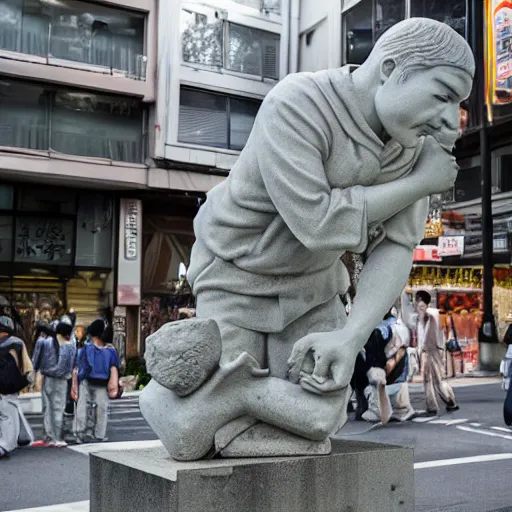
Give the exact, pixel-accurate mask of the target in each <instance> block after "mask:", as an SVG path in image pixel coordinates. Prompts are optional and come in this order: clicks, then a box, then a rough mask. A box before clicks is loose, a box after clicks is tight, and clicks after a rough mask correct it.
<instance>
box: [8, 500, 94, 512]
mask: <svg viewBox="0 0 512 512" xmlns="http://www.w3.org/2000/svg"><path fill="white" fill-rule="evenodd" d="M8 512H89V501H76V502H74V503H62V504H61V505H50V506H48V507H34V508H24V509H20V510H9V511H8Z"/></svg>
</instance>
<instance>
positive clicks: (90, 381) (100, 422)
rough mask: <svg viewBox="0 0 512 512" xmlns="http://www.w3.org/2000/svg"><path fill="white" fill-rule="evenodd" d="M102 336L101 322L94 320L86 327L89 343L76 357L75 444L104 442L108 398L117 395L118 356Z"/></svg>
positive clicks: (100, 320)
mask: <svg viewBox="0 0 512 512" xmlns="http://www.w3.org/2000/svg"><path fill="white" fill-rule="evenodd" d="M106 333H108V329H107V325H106V323H105V321H104V320H103V319H101V318H100V319H97V320H94V322H92V323H91V324H90V325H89V327H88V328H87V334H88V335H89V337H90V340H91V343H88V344H86V345H85V346H84V347H83V348H81V349H80V351H79V354H78V372H77V380H78V407H77V440H78V442H84V441H99V442H101V441H106V433H107V414H108V403H109V397H110V398H117V396H118V394H119V366H120V363H119V357H118V355H117V352H116V350H115V348H114V347H113V345H111V344H107V343H106V342H105V339H104V336H105V334H106ZM75 393H76V390H75Z"/></svg>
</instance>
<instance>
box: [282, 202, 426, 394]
mask: <svg viewBox="0 0 512 512" xmlns="http://www.w3.org/2000/svg"><path fill="white" fill-rule="evenodd" d="M427 214H428V199H427V198H424V199H422V200H420V201H417V202H416V203H414V204H412V205H410V206H409V207H407V208H405V209H404V210H403V211H401V212H399V213H398V214H397V215H395V216H393V217H392V218H391V219H389V220H388V221H387V222H385V223H384V228H385V230H386V236H385V238H384V240H383V241H382V242H381V243H380V244H378V245H377V246H376V248H375V249H374V250H373V251H372V252H371V253H370V254H369V256H368V259H367V261H366V263H365V265H364V267H363V270H362V272H361V275H360V277H359V281H358V283H357V293H356V298H355V300H354V304H353V306H352V309H351V310H350V315H349V317H348V319H347V323H346V324H345V326H344V327H343V328H342V329H341V330H339V331H333V332H320V333H311V334H308V335H307V336H305V337H304V338H302V339H300V340H299V341H297V342H296V343H295V345H294V347H293V350H292V353H291V355H290V358H289V360H288V364H289V367H290V370H289V378H290V380H291V381H292V382H297V383H298V382H300V383H301V386H302V387H303V388H304V389H306V390H307V391H310V392H313V393H319V394H329V393H331V392H334V391H339V390H340V389H342V388H344V387H345V386H347V385H348V383H349V382H350V378H351V376H352V373H353V371H354V363H355V360H356V356H357V354H358V352H359V351H360V350H361V349H362V348H363V347H364V345H365V344H366V342H367V341H368V338H369V337H370V334H371V333H372V331H373V329H375V326H376V325H378V324H379V323H380V321H381V320H382V318H383V316H384V314H385V313H386V312H387V311H388V310H389V308H390V307H391V305H392V304H393V302H394V301H395V300H396V299H397V297H398V296H399V295H400V291H401V289H402V288H403V286H404V285H405V283H406V281H407V277H408V276H409V272H410V270H411V266H412V256H413V252H414V247H415V246H416V244H417V243H418V242H419V241H420V240H421V239H422V238H423V232H424V229H425V221H426V219H427ZM309 353H313V354H314V370H313V373H312V374H311V375H307V374H305V373H304V371H303V368H304V364H305V361H306V358H307V356H308V354H309Z"/></svg>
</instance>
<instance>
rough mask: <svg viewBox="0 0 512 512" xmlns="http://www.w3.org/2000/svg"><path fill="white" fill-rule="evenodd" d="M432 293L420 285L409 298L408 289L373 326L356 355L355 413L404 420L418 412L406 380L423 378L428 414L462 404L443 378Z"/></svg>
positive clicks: (439, 333)
mask: <svg viewBox="0 0 512 512" xmlns="http://www.w3.org/2000/svg"><path fill="white" fill-rule="evenodd" d="M430 303H431V296H430V294H429V293H428V292H426V291H424V290H420V291H418V292H417V293H416V294H415V297H414V303H413V304H411V303H409V301H408V298H407V297H406V296H405V294H404V295H403V296H402V299H401V312H400V314H398V311H397V310H396V308H393V309H392V310H391V311H389V312H388V313H387V314H386V316H385V317H384V319H383V321H382V322H381V323H380V324H379V325H378V326H377V327H376V329H375V330H374V331H373V333H372V335H371V336H370V339H369V340H368V342H367V344H366V346H365V349H364V351H362V352H361V353H360V354H359V355H358V358H357V360H356V367H355V372H354V377H353V379H352V387H353V388H354V390H355V395H356V400H357V408H356V419H360V420H366V421H372V422H377V421H382V422H384V423H386V422H387V421H389V420H390V419H396V420H398V421H406V420H409V419H411V418H413V417H414V416H415V415H417V413H416V411H415V410H414V408H413V407H412V405H411V403H410V398H409V390H408V382H409V381H410V380H411V379H412V377H413V376H414V374H416V373H421V376H422V378H423V385H424V392H425V404H426V414H427V415H430V416H436V415H438V414H440V409H441V405H443V406H444V407H445V408H446V411H447V412H454V411H457V410H458V409H459V406H458V405H457V402H456V399H455V393H454V392H453V389H452V387H451V386H450V385H449V384H448V383H447V382H446V381H445V380H444V379H443V368H444V354H445V340H444V336H443V332H442V330H441V328H440V323H439V313H438V311H437V310H435V309H432V308H430Z"/></svg>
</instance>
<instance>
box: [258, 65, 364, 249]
mask: <svg viewBox="0 0 512 512" xmlns="http://www.w3.org/2000/svg"><path fill="white" fill-rule="evenodd" d="M292 77H293V78H290V79H285V80H284V81H283V82H281V83H280V84H278V85H277V86H276V88H275V89H274V90H273V91H272V92H271V93H270V94H269V95H268V96H267V98H266V99H265V101H264V102H263V104H262V106H261V108H260V112H259V113H258V116H257V119H256V122H255V126H254V128H253V134H254V136H255V140H253V141H251V142H252V143H255V144H256V145H257V159H258V167H259V169H260V172H261V175H262V177H263V181H264V184H265V188H266V190H267V192H268V194H269V196H270V199H271V201H272V202H273V204H274V206H275V208H276V209H277V211H278V213H279V214H280V215H281V217H282V218H283V220H284V222H285V223H286V225H287V226H288V228H289V229H290V230H291V232H292V233H293V234H294V236H295V237H296V238H297V239H298V240H299V241H300V242H301V243H302V244H303V245H304V246H305V247H307V248H308V249H310V250H311V251H322V250H332V251H340V252H341V251H351V252H356V253H357V252H359V253H360V252H363V251H364V249H365V247H366V244H367V221H366V206H365V200H364V194H363V187H361V186H354V187H349V188H345V189H340V188H334V189H333V188H331V186H330V184H329V182H328V180H327V176H326V174H325V169H324V164H325V162H326V161H327V159H328V156H329V154H330V149H331V144H332V134H331V127H330V126H329V121H328V119H326V117H325V116H324V114H323V113H322V108H321V105H322V101H324V102H325V99H323V98H322V95H321V93H320V92H319V90H318V89H317V88H316V85H315V84H314V83H311V82H310V83H307V79H305V78H300V77H299V78H296V75H295V76H293V75H292ZM304 81H306V83H304ZM324 107H325V106H324ZM324 110H327V109H325V108H324ZM337 129H340V128H339V126H338V127H337ZM251 137H252V136H251ZM340 172H343V170H342V169H340Z"/></svg>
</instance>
